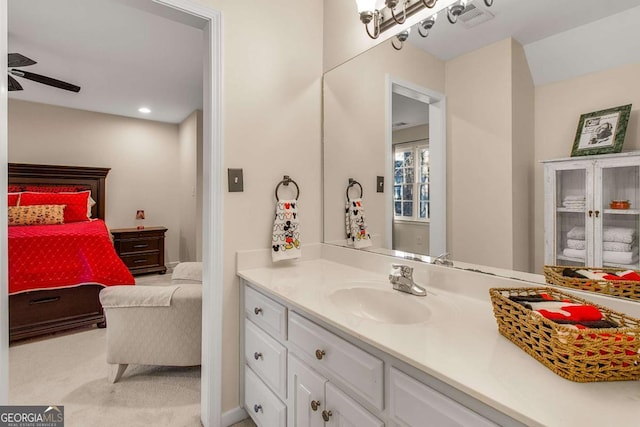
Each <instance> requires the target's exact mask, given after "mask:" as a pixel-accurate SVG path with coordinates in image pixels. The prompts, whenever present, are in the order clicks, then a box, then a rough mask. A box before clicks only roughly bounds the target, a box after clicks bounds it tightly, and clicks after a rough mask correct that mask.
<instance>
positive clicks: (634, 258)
mask: <svg viewBox="0 0 640 427" xmlns="http://www.w3.org/2000/svg"><path fill="white" fill-rule="evenodd" d="M602 260H603V261H604V262H609V263H613V264H622V265H630V264H636V263H637V262H638V250H637V248H636V250H634V251H631V252H615V251H604V252H603V253H602Z"/></svg>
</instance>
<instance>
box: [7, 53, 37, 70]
mask: <svg viewBox="0 0 640 427" xmlns="http://www.w3.org/2000/svg"><path fill="white" fill-rule="evenodd" d="M33 64H37V62H36V61H34V60H33V59H29V58H27V57H26V56H24V55H20V54H19V53H10V54H9V63H8V64H7V65H8V66H9V67H26V66H28V65H33Z"/></svg>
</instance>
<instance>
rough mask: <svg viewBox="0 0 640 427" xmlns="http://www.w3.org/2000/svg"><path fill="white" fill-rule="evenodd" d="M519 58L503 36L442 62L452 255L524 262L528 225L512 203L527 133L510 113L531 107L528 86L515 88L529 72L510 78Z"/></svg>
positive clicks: (519, 188)
mask: <svg viewBox="0 0 640 427" xmlns="http://www.w3.org/2000/svg"><path fill="white" fill-rule="evenodd" d="M514 57H515V59H514ZM514 61H515V62H514ZM522 61H523V55H522V48H521V47H520V46H519V45H518V44H516V43H515V42H513V41H512V40H511V39H506V40H503V41H500V42H497V43H494V44H492V45H489V46H487V47H484V48H481V49H478V50H476V51H473V52H470V53H468V54H465V55H461V56H459V57H458V58H455V59H453V60H451V61H448V62H447V63H446V70H447V71H446V77H447V85H446V86H447V88H446V94H447V102H448V118H447V126H448V141H447V145H448V151H447V159H448V162H447V164H448V169H447V170H448V179H447V183H448V190H447V195H448V204H447V211H448V217H449V218H450V219H451V220H450V221H449V223H448V227H447V228H448V230H447V231H448V233H447V236H448V242H447V246H448V250H449V251H450V252H451V255H452V258H453V259H455V260H459V261H464V262H470V263H476V264H482V265H489V266H494V267H501V268H508V269H513V268H521V269H525V270H526V268H525V266H526V264H528V259H529V245H528V235H529V227H530V226H529V222H528V219H527V217H528V210H527V209H522V208H521V206H520V204H519V203H522V202H523V201H525V200H527V197H521V196H520V193H521V192H524V193H527V192H528V191H529V189H528V188H527V184H526V182H527V181H526V170H525V171H522V170H519V169H517V168H518V167H519V166H520V165H521V164H522V163H523V159H524V162H525V163H526V157H527V156H526V155H524V154H520V151H519V150H524V153H526V152H527V151H532V150H531V148H528V147H527V145H529V146H530V145H531V144H532V140H531V139H530V138H529V139H527V138H526V137H522V135H520V133H523V134H525V133H526V132H523V131H521V130H518V131H517V132H516V133H514V130H513V123H514V114H515V115H517V120H518V121H517V123H520V122H521V121H523V120H524V119H525V118H526V117H525V116H526V115H527V114H530V113H531V111H532V109H531V108H530V107H527V102H530V100H531V99H532V97H533V92H532V91H531V90H529V93H528V94H527V93H526V92H524V91H522V90H521V89H522V88H524V87H530V86H531V85H532V84H531V83H530V78H529V79H528V83H527V81H526V80H523V81H518V82H517V83H514V77H513V71H514V69H515V68H518V69H520V68H522ZM514 92H515V93H516V94H515V95H514ZM516 98H517V99H516ZM529 119H530V120H533V116H532V115H530V117H529ZM530 128H531V127H530V126H529V129H530ZM523 187H524V188H523ZM523 260H524V261H523ZM516 261H517V262H516ZM521 264H522V265H521Z"/></svg>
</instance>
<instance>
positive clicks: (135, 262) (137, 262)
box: [133, 259, 147, 264]
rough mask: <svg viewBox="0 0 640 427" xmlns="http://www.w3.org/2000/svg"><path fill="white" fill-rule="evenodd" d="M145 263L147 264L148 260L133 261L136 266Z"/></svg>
mask: <svg viewBox="0 0 640 427" xmlns="http://www.w3.org/2000/svg"><path fill="white" fill-rule="evenodd" d="M143 262H147V260H146V259H137V260H135V261H133V263H134V264H142V263H143Z"/></svg>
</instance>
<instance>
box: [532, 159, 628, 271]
mask: <svg viewBox="0 0 640 427" xmlns="http://www.w3.org/2000/svg"><path fill="white" fill-rule="evenodd" d="M543 164H544V203H545V208H544V209H545V264H547V265H567V266H591V267H602V266H608V267H622V268H629V269H635V270H637V269H639V268H640V263H639V261H638V243H637V242H638V240H639V237H640V236H638V234H639V233H640V152H632V153H620V154H611V155H600V156H588V157H583V158H575V157H573V158H569V159H558V160H549V161H545V162H543ZM616 201H621V202H623V203H619V204H617V205H616V203H614V202H616Z"/></svg>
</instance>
